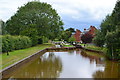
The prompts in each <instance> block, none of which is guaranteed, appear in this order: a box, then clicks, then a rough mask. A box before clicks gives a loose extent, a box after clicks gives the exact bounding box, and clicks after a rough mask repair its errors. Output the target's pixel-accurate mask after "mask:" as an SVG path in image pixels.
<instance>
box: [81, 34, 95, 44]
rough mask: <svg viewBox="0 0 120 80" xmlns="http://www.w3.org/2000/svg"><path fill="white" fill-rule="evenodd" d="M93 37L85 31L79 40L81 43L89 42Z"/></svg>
mask: <svg viewBox="0 0 120 80" xmlns="http://www.w3.org/2000/svg"><path fill="white" fill-rule="evenodd" d="M92 39H93V36H92V35H91V34H89V33H85V34H83V35H82V36H81V40H82V42H83V43H85V44H86V43H91V42H92Z"/></svg>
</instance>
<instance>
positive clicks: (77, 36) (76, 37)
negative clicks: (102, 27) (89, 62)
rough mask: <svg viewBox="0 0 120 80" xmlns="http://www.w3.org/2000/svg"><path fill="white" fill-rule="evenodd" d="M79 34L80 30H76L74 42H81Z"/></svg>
mask: <svg viewBox="0 0 120 80" xmlns="http://www.w3.org/2000/svg"><path fill="white" fill-rule="evenodd" d="M81 33H82V32H81V31H80V30H78V29H76V32H75V34H74V35H73V36H74V37H75V39H76V42H81V37H80V35H81Z"/></svg>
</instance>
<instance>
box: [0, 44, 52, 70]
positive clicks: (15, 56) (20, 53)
mask: <svg viewBox="0 0 120 80" xmlns="http://www.w3.org/2000/svg"><path fill="white" fill-rule="evenodd" d="M52 46H53V45H52V44H49V43H46V44H40V45H37V46H34V47H30V48H26V49H21V50H15V51H12V52H9V54H10V55H9V56H7V55H6V53H3V54H0V58H2V63H1V64H0V66H2V69H3V68H5V67H7V66H9V65H11V64H13V63H15V62H17V61H19V60H21V59H23V58H25V57H27V56H30V55H32V54H34V53H36V52H38V51H40V50H42V49H45V48H48V47H52Z"/></svg>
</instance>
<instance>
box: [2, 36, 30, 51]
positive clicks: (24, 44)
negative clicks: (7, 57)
mask: <svg viewBox="0 0 120 80" xmlns="http://www.w3.org/2000/svg"><path fill="white" fill-rule="evenodd" d="M1 38H2V52H8V51H12V50H18V49H23V48H28V47H30V46H31V40H30V38H28V37H26V36H11V35H4V36H2V37H1Z"/></svg>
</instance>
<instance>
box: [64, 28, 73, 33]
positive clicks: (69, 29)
mask: <svg viewBox="0 0 120 80" xmlns="http://www.w3.org/2000/svg"><path fill="white" fill-rule="evenodd" d="M66 31H70V32H75V29H74V28H68V29H66Z"/></svg>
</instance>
